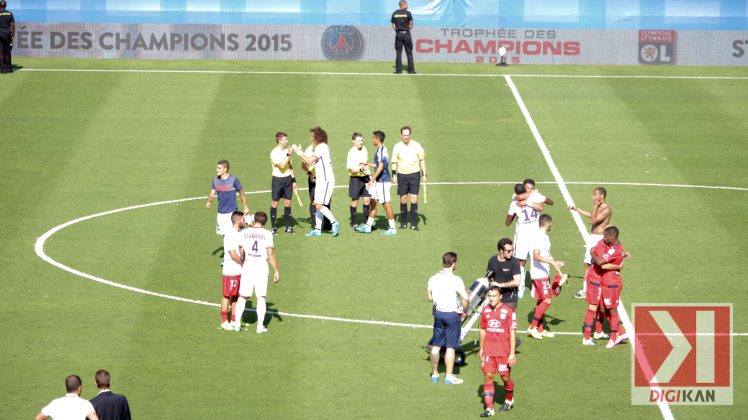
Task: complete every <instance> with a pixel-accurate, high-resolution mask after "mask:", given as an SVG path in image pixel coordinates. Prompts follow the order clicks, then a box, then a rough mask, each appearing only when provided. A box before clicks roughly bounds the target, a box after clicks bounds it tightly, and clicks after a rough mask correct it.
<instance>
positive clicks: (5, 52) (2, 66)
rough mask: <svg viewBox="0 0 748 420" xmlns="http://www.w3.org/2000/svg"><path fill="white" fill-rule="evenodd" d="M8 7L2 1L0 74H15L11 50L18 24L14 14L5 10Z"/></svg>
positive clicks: (0, 15) (0, 3) (0, 4)
mask: <svg viewBox="0 0 748 420" xmlns="http://www.w3.org/2000/svg"><path fill="white" fill-rule="evenodd" d="M7 5H8V3H6V2H5V0H0V73H12V72H13V65H12V64H11V62H10V49H11V45H12V44H13V38H14V37H15V36H16V22H15V19H13V13H11V12H10V10H5V7H6V6H7Z"/></svg>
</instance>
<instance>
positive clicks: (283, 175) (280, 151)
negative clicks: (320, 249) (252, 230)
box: [270, 131, 297, 235]
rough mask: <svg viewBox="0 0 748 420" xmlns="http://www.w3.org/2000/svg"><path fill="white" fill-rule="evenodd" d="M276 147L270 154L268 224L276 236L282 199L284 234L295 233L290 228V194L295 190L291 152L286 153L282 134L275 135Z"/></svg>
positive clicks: (286, 139)
mask: <svg viewBox="0 0 748 420" xmlns="http://www.w3.org/2000/svg"><path fill="white" fill-rule="evenodd" d="M275 143H276V146H275V147H274V148H273V151H272V152H270V162H271V163H272V165H273V182H272V185H271V193H270V195H271V199H272V201H271V202H270V222H271V223H272V226H273V235H277V234H278V220H277V219H278V202H279V201H280V199H281V198H283V220H284V222H285V223H286V233H291V234H293V233H296V232H294V230H293V227H291V198H292V197H291V194H293V190H295V189H296V188H297V186H296V178H295V177H294V175H293V166H292V165H291V152H289V151H288V149H287V148H286V145H287V144H288V135H287V134H286V133H284V132H281V131H279V132H277V133H275Z"/></svg>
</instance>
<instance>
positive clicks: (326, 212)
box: [317, 206, 337, 226]
mask: <svg viewBox="0 0 748 420" xmlns="http://www.w3.org/2000/svg"><path fill="white" fill-rule="evenodd" d="M317 213H322V214H323V215H324V216H325V217H327V220H329V221H330V223H332V224H335V222H337V220H335V216H333V215H332V212H331V211H330V209H328V208H327V207H325V206H322V207H321V208H320V209H319V210H317ZM320 226H321V225H320Z"/></svg>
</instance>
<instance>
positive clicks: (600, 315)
mask: <svg viewBox="0 0 748 420" xmlns="http://www.w3.org/2000/svg"><path fill="white" fill-rule="evenodd" d="M604 316H605V313H604V312H603V308H602V306H598V307H597V322H596V323H595V332H596V333H598V334H599V333H601V332H603V317H604Z"/></svg>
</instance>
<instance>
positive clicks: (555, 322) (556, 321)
mask: <svg viewBox="0 0 748 420" xmlns="http://www.w3.org/2000/svg"><path fill="white" fill-rule="evenodd" d="M552 307H553V306H551V308H552ZM533 316H535V308H532V310H530V312H528V313H527V324H528V325H529V324H531V323H532V318H533ZM543 317H544V318H545V325H546V327H547V326H549V325H550V326H554V327H557V326H559V325H561V324H563V323H564V322H566V320H565V319H561V318H556V317H555V316H553V315H550V314H548V312H546V313H545V314H544V315H543ZM549 331H551V330H549Z"/></svg>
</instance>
